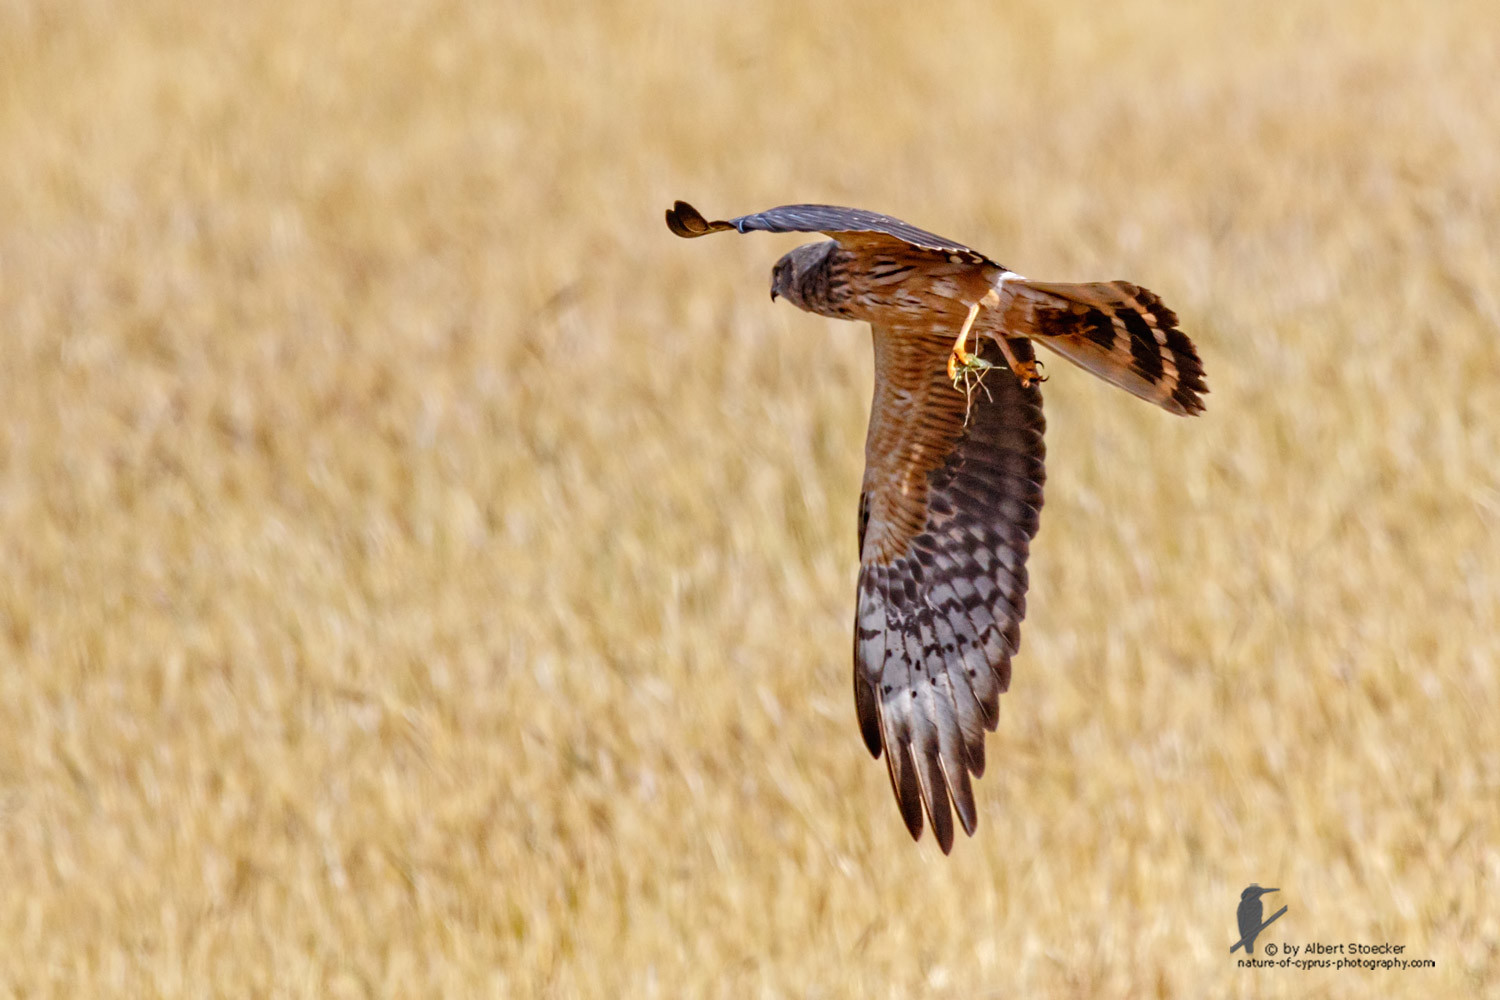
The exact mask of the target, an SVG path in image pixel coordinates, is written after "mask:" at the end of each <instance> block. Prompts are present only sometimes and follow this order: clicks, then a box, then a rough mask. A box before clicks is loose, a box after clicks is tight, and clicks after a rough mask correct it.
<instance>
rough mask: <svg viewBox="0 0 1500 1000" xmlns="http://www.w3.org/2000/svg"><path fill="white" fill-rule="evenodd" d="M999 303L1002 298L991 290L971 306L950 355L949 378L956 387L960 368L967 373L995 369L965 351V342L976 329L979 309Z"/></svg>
mask: <svg viewBox="0 0 1500 1000" xmlns="http://www.w3.org/2000/svg"><path fill="white" fill-rule="evenodd" d="M999 302H1000V296H998V295H996V294H995V290H994V289H993V288H991V289H990V290H989V291H988V292H985V293H984V298H982V299H980V300H979V301H978V302H975V303H974V304H973V305H971V306H969V314H968V315H967V316H965V317H964V324H963V326H962V327H961V328H960V329H959V331H958V339H957V340H955V341H954V342H953V351H952V353H950V354H949V355H948V377H949V378H950V379H952V380H953V382H954V384H955V385H956V384H957V383H958V372H959V370H960V368H962V370H963V371H965V372H971V371H975V370H976V369H977V370H983V369H985V368H993V367H994V366H993V365H991V364H990V363H989V362H988V361H986V360H984V359H983V358H976V357H974V356H972V355H971V354H969V352H968V351H966V350H964V342H965V341H967V340H968V339H969V331H970V330H972V329H974V320H975V319H977V318H978V317H979V307H980V306H994V305H998V304H999ZM974 346H975V348H976V349H977V348H978V347H979V341H978V340H977V339H976V340H975V341H974Z"/></svg>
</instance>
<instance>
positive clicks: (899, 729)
mask: <svg viewBox="0 0 1500 1000" xmlns="http://www.w3.org/2000/svg"><path fill="white" fill-rule="evenodd" d="M874 334H875V399H874V402H873V405H872V407H871V414H870V431H869V437H868V440H867V442H866V445H865V461H866V468H865V478H864V488H863V492H862V494H861V496H860V574H859V608H858V613H857V616H856V620H855V636H854V697H855V704H856V707H857V709H858V713H859V724H860V729H861V731H862V733H863V735H864V740H865V745H866V746H868V747H869V749H870V752H871V753H872V754H873V755H875V756H877V757H878V756H880V754H881V753H882V751H884V753H885V755H886V766H887V769H888V770H889V772H890V778H891V787H892V789H893V790H894V791H895V793H896V800H897V802H898V803H899V804H900V807H901V814H902V817H903V818H904V819H905V821H906V826H907V829H909V830H910V831H911V833H912V836H913V837H918V836H920V835H921V832H922V813H923V809H924V807H925V810H926V813H927V816H928V818H929V819H930V820H931V822H932V828H933V832H934V834H935V835H936V836H937V839H938V843H939V844H940V845H941V847H942V849H943V851H944V852H945V853H946V852H947V851H948V850H949V849H950V848H951V847H952V844H953V820H952V817H951V814H950V811H949V801H950V799H951V800H952V803H953V806H954V807H955V808H956V809H957V810H958V816H959V820H960V822H961V823H962V824H963V827H964V830H965V831H966V832H967V833H970V834H972V833H973V832H974V827H975V825H976V822H977V817H976V813H975V809H974V796H973V792H972V790H971V788H970V784H969V778H970V776H971V775H972V776H974V777H978V776H979V775H981V774H982V773H983V772H984V734H985V730H993V729H994V728H995V726H996V724H997V722H998V712H999V699H1000V693H1001V692H1002V691H1004V690H1005V689H1006V688H1007V687H1008V686H1009V684H1010V658H1011V656H1012V655H1014V654H1015V652H1016V650H1017V649H1018V648H1019V646H1020V637H1021V631H1020V625H1021V619H1022V618H1023V617H1024V616H1025V613H1026V555H1027V552H1028V550H1029V548H1030V544H1031V539H1032V537H1033V536H1034V535H1035V534H1036V530H1037V523H1038V520H1037V515H1038V512H1039V511H1040V509H1041V506H1042V482H1043V479H1044V478H1045V477H1044V471H1043V457H1044V446H1043V443H1042V431H1043V429H1044V427H1045V422H1044V420H1043V417H1042V399H1041V394H1040V393H1039V392H1038V391H1037V389H1036V388H1035V386H1032V387H1028V388H1023V387H1022V386H1021V384H1020V382H1019V380H1017V378H1016V377H1015V376H1014V375H1013V374H1012V373H1011V372H1010V370H1009V369H1008V368H1007V367H1006V366H1005V364H1004V362H1003V361H1000V359H999V358H998V357H995V358H992V360H994V361H996V362H997V364H996V367H994V368H992V369H990V370H989V371H988V372H986V373H985V377H984V381H983V384H982V385H981V386H979V387H977V388H976V389H975V390H974V393H973V395H972V397H971V398H970V399H968V400H966V399H965V395H964V394H963V393H961V392H959V391H957V390H955V389H954V388H953V385H952V384H951V383H950V382H949V381H948V380H947V378H946V377H945V372H944V367H945V363H946V359H947V356H948V352H949V351H950V350H951V348H952V346H953V345H952V335H951V334H950V333H948V332H947V331H946V330H943V329H926V328H924V329H920V330H918V329H907V328H896V327H891V326H881V325H876V326H875V327H874ZM1012 348H1013V350H1015V352H1016V354H1017V355H1018V356H1019V357H1020V358H1021V359H1023V360H1026V359H1030V357H1031V349H1030V344H1029V342H1027V341H1024V340H1016V341H1012ZM984 349H985V350H986V351H987V352H989V353H990V354H993V355H998V353H999V352H998V350H997V349H996V347H995V345H994V344H991V343H989V342H986V343H985V345H984ZM966 418H967V422H966Z"/></svg>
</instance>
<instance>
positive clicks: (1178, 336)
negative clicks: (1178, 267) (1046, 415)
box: [1010, 280, 1208, 415]
mask: <svg viewBox="0 0 1500 1000" xmlns="http://www.w3.org/2000/svg"><path fill="white" fill-rule="evenodd" d="M1010 287H1012V288H1014V289H1015V291H1016V300H1015V304H1016V305H1017V306H1020V307H1021V308H1023V309H1026V310H1028V311H1029V312H1030V313H1031V315H1030V317H1029V318H1030V319H1031V323H1030V324H1029V326H1030V329H1031V331H1032V332H1031V336H1032V337H1034V338H1035V339H1036V340H1037V341H1038V342H1039V343H1042V344H1045V345H1046V346H1047V347H1049V348H1051V349H1052V350H1054V351H1056V352H1057V353H1058V354H1061V355H1062V356H1063V357H1065V358H1067V359H1068V360H1069V361H1071V362H1073V363H1074V364H1075V365H1078V366H1079V367H1080V368H1084V369H1087V370H1088V371H1091V372H1093V373H1094V374H1095V375H1098V376H1099V377H1100V378H1102V379H1104V380H1105V381H1106V382H1112V383H1114V384H1115V385H1117V386H1119V387H1120V388H1122V389H1124V390H1126V391H1127V392H1130V393H1133V394H1134V395H1137V396H1139V397H1140V398H1142V399H1144V400H1146V401H1148V402H1151V403H1155V404H1157V405H1158V406H1160V407H1162V408H1163V409H1165V410H1169V411H1171V412H1172V413H1180V414H1184V415H1187V414H1194V413H1199V412H1201V411H1202V410H1203V400H1202V399H1201V398H1200V395H1201V394H1203V393H1206V392H1208V386H1207V385H1205V384H1204V382H1203V362H1202V361H1200V360H1199V358H1198V351H1197V349H1196V348H1194V347H1193V342H1192V341H1191V340H1189V339H1188V337H1187V335H1186V334H1185V333H1183V332H1182V331H1181V330H1179V329H1177V314H1176V313H1174V312H1172V310H1170V309H1168V308H1167V307H1166V306H1164V305H1162V301H1161V299H1159V298H1157V297H1156V295H1155V294H1153V293H1152V292H1150V291H1148V290H1147V289H1144V288H1142V287H1140V286H1139V285H1132V284H1130V283H1129V282H1128V281H1099V282H1090V283H1086V284H1076V285H1075V284H1064V283H1059V282H1047V281H1029V280H1018V281H1013V282H1011V283H1010Z"/></svg>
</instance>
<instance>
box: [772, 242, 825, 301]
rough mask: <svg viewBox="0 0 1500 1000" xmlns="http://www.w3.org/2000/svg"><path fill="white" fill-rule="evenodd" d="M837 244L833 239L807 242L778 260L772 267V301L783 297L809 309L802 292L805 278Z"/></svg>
mask: <svg viewBox="0 0 1500 1000" xmlns="http://www.w3.org/2000/svg"><path fill="white" fill-rule="evenodd" d="M837 245H838V244H836V243H835V242H834V241H833V240H824V241H823V242H822V243H805V244H803V245H802V246H800V247H798V248H797V249H795V250H793V251H792V252H791V253H789V254H787V255H786V256H784V257H782V258H781V259H780V260H778V261H777V262H776V266H775V267H773V268H771V301H772V302H775V301H776V300H777V299H778V298H782V299H786V300H787V301H788V302H790V303H791V304H792V305H794V306H796V307H798V308H799V309H809V306H808V303H807V300H806V299H805V297H804V296H803V294H802V287H803V280H804V279H805V278H806V276H807V275H808V273H809V272H811V271H812V269H813V268H815V267H817V266H818V265H819V264H821V263H823V258H825V257H827V256H828V252H829V251H830V250H832V249H833V248H834V247H835V246H837Z"/></svg>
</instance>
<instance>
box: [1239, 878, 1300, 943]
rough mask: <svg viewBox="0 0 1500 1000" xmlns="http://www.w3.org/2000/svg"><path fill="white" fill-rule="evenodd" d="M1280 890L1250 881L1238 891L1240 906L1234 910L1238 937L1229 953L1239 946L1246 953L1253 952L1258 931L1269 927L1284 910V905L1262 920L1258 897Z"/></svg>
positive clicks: (1261, 906)
mask: <svg viewBox="0 0 1500 1000" xmlns="http://www.w3.org/2000/svg"><path fill="white" fill-rule="evenodd" d="M1280 891H1281V890H1280V889H1262V888H1261V887H1260V886H1258V885H1255V884H1254V883H1252V884H1250V885H1248V886H1246V887H1245V891H1244V892H1242V893H1240V907H1239V909H1238V910H1235V912H1234V915H1235V919H1236V920H1238V921H1239V925H1240V939H1239V940H1238V941H1236V942H1235V943H1234V944H1233V945H1231V946H1230V948H1229V954H1231V955H1233V954H1234V953H1235V952H1236V951H1238V950H1239V949H1241V948H1244V949H1245V954H1247V955H1253V954H1255V939H1256V938H1257V937H1259V936H1260V932H1261V931H1263V930H1265V929H1266V928H1267V927H1270V926H1271V925H1272V924H1273V923H1275V922H1276V920H1277V919H1278V918H1279V917H1280V916H1281V915H1282V914H1283V913H1285V912H1286V907H1285V906H1283V907H1282V908H1281V909H1279V910H1277V911H1276V912H1275V913H1273V914H1271V918H1270V919H1269V920H1262V919H1261V915H1262V914H1263V913H1265V907H1264V906H1263V905H1262V904H1261V901H1260V897H1262V896H1264V895H1265V894H1266V893H1268V892H1280Z"/></svg>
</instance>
